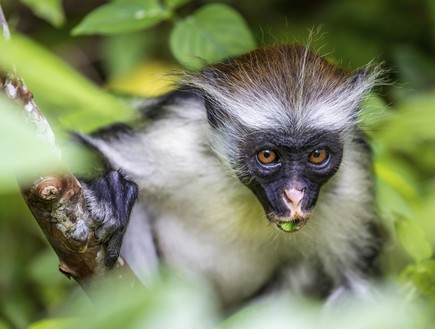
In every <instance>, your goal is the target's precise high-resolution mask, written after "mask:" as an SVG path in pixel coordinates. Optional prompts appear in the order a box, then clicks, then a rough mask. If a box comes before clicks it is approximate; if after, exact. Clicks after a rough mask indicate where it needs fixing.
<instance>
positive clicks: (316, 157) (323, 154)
mask: <svg viewBox="0 0 435 329" xmlns="http://www.w3.org/2000/svg"><path fill="white" fill-rule="evenodd" d="M328 157H329V153H328V151H326V150H322V149H319V150H314V151H313V152H311V154H310V158H309V159H308V161H310V162H311V163H314V164H321V163H323V162H325V161H326V160H328Z"/></svg>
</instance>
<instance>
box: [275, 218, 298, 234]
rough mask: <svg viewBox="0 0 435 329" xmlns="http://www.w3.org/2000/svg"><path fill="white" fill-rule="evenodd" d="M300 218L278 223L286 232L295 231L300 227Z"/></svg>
mask: <svg viewBox="0 0 435 329" xmlns="http://www.w3.org/2000/svg"><path fill="white" fill-rule="evenodd" d="M299 223H300V221H299V220H293V221H289V222H281V223H279V224H278V227H279V228H280V229H281V230H283V231H284V232H295V231H297V230H298V229H299V225H298V224H299Z"/></svg>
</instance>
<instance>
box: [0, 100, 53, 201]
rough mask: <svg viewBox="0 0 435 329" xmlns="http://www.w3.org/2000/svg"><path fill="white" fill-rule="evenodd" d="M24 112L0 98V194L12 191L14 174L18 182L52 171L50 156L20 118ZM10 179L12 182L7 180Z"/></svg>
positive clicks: (47, 150) (45, 147)
mask: <svg viewBox="0 0 435 329" xmlns="http://www.w3.org/2000/svg"><path fill="white" fill-rule="evenodd" d="M23 111H24V109H22V108H20V106H18V105H16V104H15V103H13V102H12V101H10V100H9V99H6V97H5V96H3V94H1V95H0V117H1V118H2V119H1V120H0V140H1V143H0V154H1V155H2V161H0V193H1V192H7V191H12V190H14V189H15V188H16V181H15V177H14V175H15V174H16V175H17V176H19V177H20V178H21V179H22V180H24V181H25V180H27V179H28V178H34V175H35V173H37V172H49V171H50V170H53V163H56V161H53V158H54V156H55V155H54V153H52V152H51V151H50V149H49V148H48V147H47V145H46V144H45V143H44V141H40V140H39V139H38V138H35V133H34V129H33V127H32V126H30V125H29V124H28V123H27V121H26V119H25V117H24V116H23V115H22V113H20V112H23ZM11 177H12V179H11Z"/></svg>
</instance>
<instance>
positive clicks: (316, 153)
mask: <svg viewBox="0 0 435 329" xmlns="http://www.w3.org/2000/svg"><path fill="white" fill-rule="evenodd" d="M313 157H315V158H320V151H319V150H315V151H314V152H313Z"/></svg>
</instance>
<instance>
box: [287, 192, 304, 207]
mask: <svg viewBox="0 0 435 329" xmlns="http://www.w3.org/2000/svg"><path fill="white" fill-rule="evenodd" d="M304 192H305V188H294V187H292V188H291V189H290V190H287V189H285V190H284V194H285V196H286V197H287V200H288V201H290V203H291V204H292V205H293V207H295V208H296V207H298V206H299V204H300V203H301V201H302V198H303V197H304Z"/></svg>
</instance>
